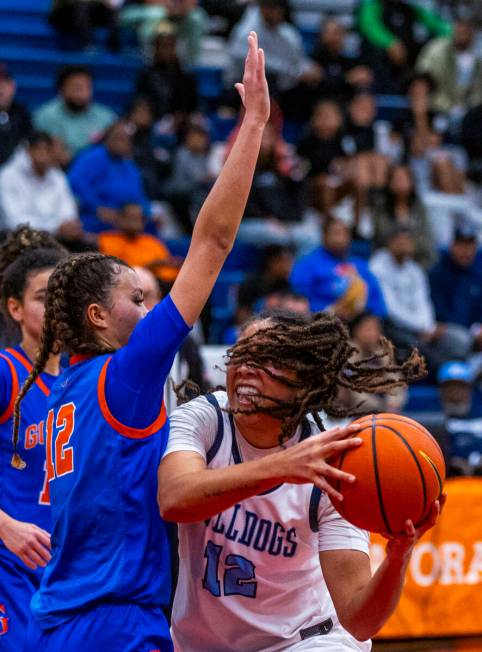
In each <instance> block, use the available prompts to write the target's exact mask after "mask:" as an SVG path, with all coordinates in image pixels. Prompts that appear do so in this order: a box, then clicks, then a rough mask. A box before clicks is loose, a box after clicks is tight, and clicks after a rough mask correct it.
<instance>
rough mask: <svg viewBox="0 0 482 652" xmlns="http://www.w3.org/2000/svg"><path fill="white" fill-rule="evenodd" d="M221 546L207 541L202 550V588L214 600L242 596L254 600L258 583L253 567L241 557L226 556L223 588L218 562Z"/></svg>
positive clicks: (221, 550) (247, 560)
mask: <svg viewBox="0 0 482 652" xmlns="http://www.w3.org/2000/svg"><path fill="white" fill-rule="evenodd" d="M222 552H223V546H218V545H217V544H215V543H213V542H212V541H208V543H207V545H206V549H205V550H204V557H205V558H206V560H207V561H206V568H205V571H204V579H203V588H204V589H206V590H207V591H209V593H211V595H213V596H214V597H215V598H219V597H221V596H222V595H243V596H244V597H246V598H255V597H256V589H257V587H258V582H257V581H256V574H255V568H256V567H255V565H254V564H253V563H252V562H251V561H249V559H246V558H245V557H243V556H242V555H233V554H229V555H226V559H225V571H224V577H223V586H222V592H221V582H220V581H219V562H220V559H221V554H222Z"/></svg>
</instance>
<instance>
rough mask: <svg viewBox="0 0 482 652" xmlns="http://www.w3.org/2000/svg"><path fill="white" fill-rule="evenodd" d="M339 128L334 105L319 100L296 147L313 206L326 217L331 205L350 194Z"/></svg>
mask: <svg viewBox="0 0 482 652" xmlns="http://www.w3.org/2000/svg"><path fill="white" fill-rule="evenodd" d="M342 128H343V115H342V113H341V110H340V108H339V106H338V104H336V103H335V102H333V101H332V100H323V101H321V102H319V103H318V104H317V105H316V106H315V109H314V111H313V113H312V116H311V120H310V130H309V132H308V134H307V135H306V136H305V137H304V138H302V139H301V141H300V142H299V144H298V154H299V155H300V156H301V157H302V158H303V159H304V160H305V161H306V164H307V168H308V178H309V180H310V183H311V189H312V194H313V204H314V206H315V207H316V208H317V209H318V210H319V211H320V212H321V213H322V214H323V215H325V216H326V217H328V218H330V217H332V209H333V207H334V206H335V204H336V203H337V202H338V201H339V200H340V199H342V198H343V197H344V196H346V195H347V194H348V193H349V192H350V191H351V185H350V182H349V178H348V174H347V165H346V151H345V149H344V143H343V131H342Z"/></svg>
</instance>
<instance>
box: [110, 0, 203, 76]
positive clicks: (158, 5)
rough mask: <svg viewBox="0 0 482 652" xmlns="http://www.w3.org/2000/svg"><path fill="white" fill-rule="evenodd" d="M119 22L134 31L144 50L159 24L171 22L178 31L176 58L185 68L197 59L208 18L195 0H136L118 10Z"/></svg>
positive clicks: (146, 48) (192, 64) (193, 64)
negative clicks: (119, 12)
mask: <svg viewBox="0 0 482 652" xmlns="http://www.w3.org/2000/svg"><path fill="white" fill-rule="evenodd" d="M120 22H121V25H123V26H125V27H130V28H131V29H133V30H135V31H136V33H137V38H138V40H139V43H140V44H141V46H142V47H143V48H144V50H146V51H147V50H148V48H149V46H150V44H151V43H152V39H153V38H154V36H155V35H156V32H157V30H158V28H159V24H162V23H165V22H169V23H171V24H172V25H173V26H174V27H175V28H176V32H177V34H178V40H177V54H178V57H179V60H180V61H181V62H182V64H183V65H184V66H187V67H192V66H195V65H197V63H198V62H199V55H200V52H201V44H202V40H203V38H204V36H205V34H206V33H207V27H208V18H207V14H206V12H205V11H204V10H203V9H202V8H201V7H199V6H198V2H197V0H138V1H135V2H132V3H130V5H129V6H127V7H125V8H124V9H123V10H122V12H121V16H120Z"/></svg>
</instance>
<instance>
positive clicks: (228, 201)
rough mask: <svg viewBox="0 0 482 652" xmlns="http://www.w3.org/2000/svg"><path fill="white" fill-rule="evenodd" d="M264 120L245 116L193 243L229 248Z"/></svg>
mask: <svg viewBox="0 0 482 652" xmlns="http://www.w3.org/2000/svg"><path fill="white" fill-rule="evenodd" d="M263 130H264V122H262V121H260V120H258V119H254V118H251V117H249V116H246V117H245V118H244V120H243V123H242V125H241V128H240V130H239V133H238V137H237V138H236V142H235V143H234V145H233V148H232V150H231V152H230V154H229V157H228V159H227V161H226V163H225V164H224V166H223V169H222V170H221V173H220V175H219V177H218V179H217V181H216V183H215V184H214V186H213V188H212V190H211V192H210V193H209V195H208V197H207V199H206V201H205V202H204V205H203V207H202V209H201V211H200V213H199V215H198V218H197V220H196V224H195V227H194V231H193V238H192V247H195V245H196V243H197V242H200V243H206V242H210V243H212V244H213V246H214V249H213V255H215V253H216V248H219V249H220V250H221V251H225V250H227V251H229V249H230V248H231V247H232V245H233V243H234V239H235V237H236V233H237V231H238V228H239V224H240V222H241V218H242V217H243V213H244V209H245V207H246V202H247V200H248V195H249V191H250V188H251V183H252V180H253V175H254V170H255V167H256V161H257V160H258V154H259V149H260V146H261V138H262V135H263Z"/></svg>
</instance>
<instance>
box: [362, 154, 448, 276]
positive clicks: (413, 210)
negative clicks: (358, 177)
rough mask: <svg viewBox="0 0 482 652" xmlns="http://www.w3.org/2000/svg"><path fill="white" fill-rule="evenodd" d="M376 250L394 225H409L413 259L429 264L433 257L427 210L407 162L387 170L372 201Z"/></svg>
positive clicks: (427, 265) (382, 243) (426, 266)
mask: <svg viewBox="0 0 482 652" xmlns="http://www.w3.org/2000/svg"><path fill="white" fill-rule="evenodd" d="M371 207H372V217H373V226H374V236H373V244H374V247H375V249H379V248H380V247H383V246H384V245H385V243H386V241H387V237H388V235H389V234H390V232H391V231H392V230H393V228H394V226H396V225H398V226H406V227H408V228H409V229H410V230H411V231H412V233H413V236H414V239H415V255H414V258H415V260H416V261H417V262H418V263H420V264H421V265H422V266H423V267H425V268H428V267H430V266H431V265H432V264H433V263H434V261H435V259H436V252H435V246H434V242H433V238H432V234H431V233H430V229H429V225H428V219H427V212H426V209H425V207H424V206H423V204H422V202H421V201H420V200H419V198H418V195H417V192H416V190H415V186H414V182H413V178H412V174H411V172H410V169H409V168H408V167H407V166H406V165H396V166H395V167H393V168H392V169H391V170H390V174H389V178H388V184H387V187H386V189H385V191H384V192H383V193H381V194H380V195H378V196H376V197H374V198H373V200H372V202H371Z"/></svg>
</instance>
